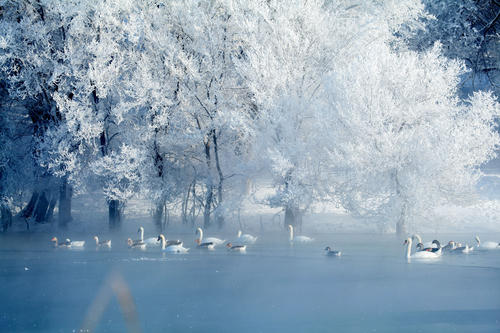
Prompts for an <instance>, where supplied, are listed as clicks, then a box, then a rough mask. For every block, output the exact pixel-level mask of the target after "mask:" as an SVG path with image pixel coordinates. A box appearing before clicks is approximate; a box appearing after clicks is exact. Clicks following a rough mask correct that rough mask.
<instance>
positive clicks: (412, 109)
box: [325, 43, 500, 233]
mask: <svg viewBox="0 0 500 333" xmlns="http://www.w3.org/2000/svg"><path fill="white" fill-rule="evenodd" d="M463 71H464V66H463V65H461V63H460V62H456V61H450V60H448V59H447V58H445V57H443V56H442V55H441V52H440V48H439V46H436V47H434V48H433V49H432V50H430V51H428V52H426V53H423V54H418V53H414V52H405V53H400V54H396V53H394V52H392V51H391V50H390V49H389V47H388V46H387V45H385V44H383V43H375V44H373V45H372V47H371V49H370V50H368V51H367V50H360V51H359V54H358V55H357V56H355V57H351V58H350V59H345V60H344V62H342V63H339V67H338V68H337V69H336V70H335V71H333V72H332V73H331V74H330V75H329V76H328V79H327V80H328V81H327V82H328V87H327V91H328V103H327V106H326V108H327V109H326V110H325V113H326V114H328V115H329V120H328V122H329V123H330V122H331V123H330V125H329V126H331V127H332V128H334V129H335V130H334V131H333V132H332V134H333V136H332V141H333V142H334V144H333V145H332V146H331V149H329V150H328V151H329V153H331V154H333V155H334V156H336V158H335V159H336V160H337V161H338V162H337V163H336V165H337V167H338V172H339V174H340V175H341V177H340V178H337V179H340V180H341V181H340V182H339V183H338V184H337V186H338V188H337V190H338V193H339V194H340V195H341V200H342V204H343V205H344V207H346V208H347V209H349V210H350V211H351V212H354V213H356V214H359V215H371V214H373V215H378V216H379V217H380V216H381V217H382V227H387V225H388V224H391V226H392V225H393V224H392V223H395V224H396V225H397V228H396V229H397V231H398V233H403V232H405V230H407V228H408V227H413V228H414V225H413V224H412V222H414V220H415V219H418V218H429V217H432V212H433V208H435V207H436V206H437V205H439V204H443V203H447V202H450V201H451V202H457V201H458V202H467V199H470V198H471V197H472V195H473V193H474V185H475V184H476V182H477V180H478V176H479V166H480V165H481V164H482V163H484V162H486V161H488V160H489V159H491V158H492V157H493V156H494V150H495V148H497V147H498V144H499V142H500V141H499V140H500V138H499V136H498V134H497V133H496V132H495V119H496V117H498V115H499V111H500V109H499V105H498V104H497V103H496V102H495V99H494V97H493V96H492V95H491V94H486V93H479V94H475V95H474V96H473V97H471V98H470V99H469V100H468V101H467V102H460V99H459V98H458V97H457V95H458V84H459V82H460V76H461V75H462V74H463Z"/></svg>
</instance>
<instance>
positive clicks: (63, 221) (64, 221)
mask: <svg viewBox="0 0 500 333" xmlns="http://www.w3.org/2000/svg"><path fill="white" fill-rule="evenodd" d="M72 195H73V188H72V187H71V185H69V184H68V180H67V179H66V178H64V179H63V182H62V184H61V187H60V189H59V227H62V228H65V227H66V226H67V225H68V223H69V222H70V221H71V220H72V218H71V197H72Z"/></svg>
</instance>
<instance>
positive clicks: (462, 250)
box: [452, 243, 474, 253]
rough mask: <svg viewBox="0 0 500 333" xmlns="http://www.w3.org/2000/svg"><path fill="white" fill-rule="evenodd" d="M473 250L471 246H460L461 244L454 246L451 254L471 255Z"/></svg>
mask: <svg viewBox="0 0 500 333" xmlns="http://www.w3.org/2000/svg"><path fill="white" fill-rule="evenodd" d="M473 250H474V247H473V246H469V244H465V246H462V243H457V244H455V248H454V249H453V250H452V253H471V252H472V251H473Z"/></svg>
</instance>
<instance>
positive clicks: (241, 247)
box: [226, 243, 247, 252]
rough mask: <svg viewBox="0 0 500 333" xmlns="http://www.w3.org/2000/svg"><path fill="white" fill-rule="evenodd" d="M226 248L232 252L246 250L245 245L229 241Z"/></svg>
mask: <svg viewBox="0 0 500 333" xmlns="http://www.w3.org/2000/svg"><path fill="white" fill-rule="evenodd" d="M226 248H227V249H228V251H232V252H246V250H247V246H246V245H233V244H231V243H227V244H226Z"/></svg>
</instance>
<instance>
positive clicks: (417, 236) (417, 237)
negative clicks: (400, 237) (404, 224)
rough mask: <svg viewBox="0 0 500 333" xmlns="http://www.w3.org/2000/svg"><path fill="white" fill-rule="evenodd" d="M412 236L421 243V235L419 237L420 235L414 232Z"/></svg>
mask: <svg viewBox="0 0 500 333" xmlns="http://www.w3.org/2000/svg"><path fill="white" fill-rule="evenodd" d="M413 237H415V238H416V239H417V240H418V243H422V244H423V242H422V237H420V235H418V234H414V235H413Z"/></svg>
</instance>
